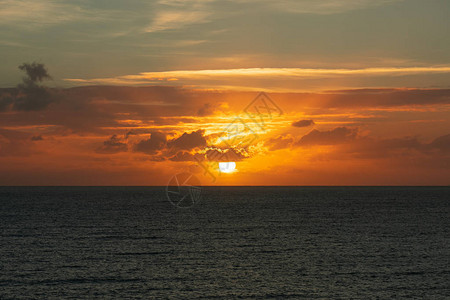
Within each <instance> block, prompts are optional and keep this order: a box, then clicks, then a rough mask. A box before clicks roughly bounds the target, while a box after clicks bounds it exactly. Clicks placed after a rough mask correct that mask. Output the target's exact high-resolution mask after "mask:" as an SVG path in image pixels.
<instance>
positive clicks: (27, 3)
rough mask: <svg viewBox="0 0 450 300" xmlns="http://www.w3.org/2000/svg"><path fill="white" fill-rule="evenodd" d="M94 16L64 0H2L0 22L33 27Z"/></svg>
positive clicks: (0, 3) (0, 2) (0, 0)
mask: <svg viewBox="0 0 450 300" xmlns="http://www.w3.org/2000/svg"><path fill="white" fill-rule="evenodd" d="M89 17H94V15H93V14H92V12H89V11H87V10H84V9H83V8H82V7H81V6H79V5H76V4H70V3H67V2H62V1H54V0H53V1H43V0H0V24H13V25H14V26H18V27H33V26H42V25H50V24H58V23H62V22H68V21H75V20H81V19H85V18H89Z"/></svg>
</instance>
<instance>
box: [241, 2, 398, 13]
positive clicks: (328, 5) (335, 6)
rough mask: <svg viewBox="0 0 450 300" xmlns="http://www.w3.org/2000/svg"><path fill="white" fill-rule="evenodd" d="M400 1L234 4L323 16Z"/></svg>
mask: <svg viewBox="0 0 450 300" xmlns="http://www.w3.org/2000/svg"><path fill="white" fill-rule="evenodd" d="M399 1H403V0H378V1H373V0H321V1H317V0H280V1H270V0H263V1H261V0H234V2H237V3H241V4H244V3H247V4H248V3H250V4H255V5H257V7H262V6H264V7H266V8H271V9H276V10H282V11H287V12H290V13H304V14H323V15H327V14H336V13H343V12H347V11H352V10H357V9H366V8H370V7H376V6H381V5H385V4H389V3H394V2H399Z"/></svg>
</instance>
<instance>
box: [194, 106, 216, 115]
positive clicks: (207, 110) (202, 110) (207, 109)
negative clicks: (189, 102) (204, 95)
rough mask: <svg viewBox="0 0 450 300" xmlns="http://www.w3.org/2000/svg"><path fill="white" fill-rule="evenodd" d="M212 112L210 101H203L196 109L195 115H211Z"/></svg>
mask: <svg viewBox="0 0 450 300" xmlns="http://www.w3.org/2000/svg"><path fill="white" fill-rule="evenodd" d="M213 113H214V107H213V106H212V105H211V103H205V104H204V105H203V106H202V107H200V109H199V110H198V111H197V115H199V116H200V117H204V116H208V115H212V114H213Z"/></svg>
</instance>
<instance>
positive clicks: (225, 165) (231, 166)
mask: <svg viewBox="0 0 450 300" xmlns="http://www.w3.org/2000/svg"><path fill="white" fill-rule="evenodd" d="M235 169H236V163H235V162H233V161H230V162H220V163H219V170H220V171H221V172H223V173H233V172H234V171H235Z"/></svg>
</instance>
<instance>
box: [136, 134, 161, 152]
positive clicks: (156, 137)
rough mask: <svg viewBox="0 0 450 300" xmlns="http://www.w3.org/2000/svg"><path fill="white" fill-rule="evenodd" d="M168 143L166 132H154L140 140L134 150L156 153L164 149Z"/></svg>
mask: <svg viewBox="0 0 450 300" xmlns="http://www.w3.org/2000/svg"><path fill="white" fill-rule="evenodd" d="M166 144H167V138H166V135H165V134H164V133H161V132H153V133H151V134H150V138H148V139H146V140H142V141H140V142H138V143H137V144H136V145H135V146H134V151H136V152H142V153H146V154H156V153H157V152H158V151H160V150H163V149H164V148H165V147H166Z"/></svg>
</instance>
